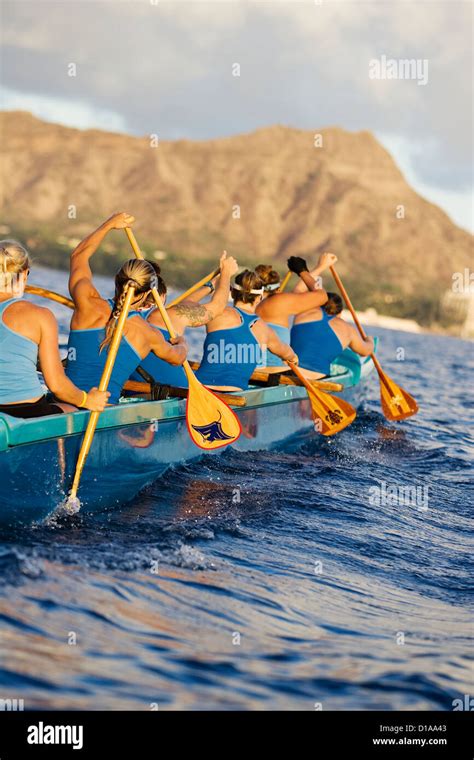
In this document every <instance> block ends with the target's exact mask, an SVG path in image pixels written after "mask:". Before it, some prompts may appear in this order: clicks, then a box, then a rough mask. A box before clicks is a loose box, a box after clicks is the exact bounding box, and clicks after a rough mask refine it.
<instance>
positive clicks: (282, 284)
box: [278, 272, 293, 293]
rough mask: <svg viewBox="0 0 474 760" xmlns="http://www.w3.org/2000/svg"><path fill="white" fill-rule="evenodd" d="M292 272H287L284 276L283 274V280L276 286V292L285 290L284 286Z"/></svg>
mask: <svg viewBox="0 0 474 760" xmlns="http://www.w3.org/2000/svg"><path fill="white" fill-rule="evenodd" d="M292 274H293V272H287V273H286V274H285V276H284V278H283V280H282V282H281V285H280V287H279V288H278V292H279V293H283V291H284V290H285V288H286V286H287V285H288V283H289V281H290V277H291V275H292Z"/></svg>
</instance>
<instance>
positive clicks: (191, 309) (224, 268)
mask: <svg viewBox="0 0 474 760" xmlns="http://www.w3.org/2000/svg"><path fill="white" fill-rule="evenodd" d="M220 269H221V273H220V277H219V281H218V283H217V287H216V290H215V293H214V295H213V297H212V298H211V300H210V301H209V303H206V304H200V303H194V302H192V301H188V300H186V301H182V302H181V303H179V304H177V305H176V306H172V307H171V308H170V309H169V312H168V313H169V315H170V318H171V321H172V322H173V325H174V326H175V328H176V329H177V330H178V332H182V331H183V330H184V328H185V327H201V325H207V323H208V322H210V321H211V320H212V319H215V318H216V317H219V316H220V315H221V314H222V312H223V311H224V309H225V308H226V306H227V303H228V301H229V290H230V279H231V277H232V276H233V275H234V274H235V273H236V272H237V269H238V264H237V261H236V260H235V259H234V257H233V256H227V253H226V251H224V253H223V254H222V256H221V258H220ZM206 290H208V289H207V288H206ZM153 316H154V315H153V314H152V315H151V316H150V322H152V323H153ZM156 316H157V317H158V315H156Z"/></svg>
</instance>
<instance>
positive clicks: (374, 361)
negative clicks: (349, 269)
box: [329, 267, 384, 378]
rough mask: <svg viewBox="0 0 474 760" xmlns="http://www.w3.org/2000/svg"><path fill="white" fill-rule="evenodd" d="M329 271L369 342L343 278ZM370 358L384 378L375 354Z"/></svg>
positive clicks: (355, 321) (353, 317) (363, 335)
mask: <svg viewBox="0 0 474 760" xmlns="http://www.w3.org/2000/svg"><path fill="white" fill-rule="evenodd" d="M329 269H330V270H331V274H332V276H333V277H334V282H335V283H336V285H337V287H338V288H339V291H340V293H341V296H342V297H343V299H344V301H345V304H346V306H347V308H348V309H349V311H350V313H351V314H352V319H353V320H354V323H355V325H356V327H357V329H358V330H359V332H360V334H361V337H362V338H363V339H364V340H367V333H366V332H365V330H364V328H363V327H362V325H361V323H360V322H359V318H358V316H357V314H356V313H355V309H354V307H353V305H352V303H351V299H350V298H349V296H348V293H347V290H346V289H345V287H344V285H343V284H342V280H341V278H340V277H339V275H338V273H337V272H336V270H335V269H334V267H329ZM370 358H371V359H372V361H373V363H374V364H375V369H376V370H377V372H378V373H379V377H380V378H382V377H384V372H383V369H382V367H381V365H380V362H379V360H378V359H377V357H376V356H375V354H374V353H371V354H370Z"/></svg>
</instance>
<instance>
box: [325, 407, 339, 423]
mask: <svg viewBox="0 0 474 760" xmlns="http://www.w3.org/2000/svg"><path fill="white" fill-rule="evenodd" d="M326 420H327V422H330V423H331V425H338V424H339V423H340V422H341V420H342V414H341V412H340V411H339V409H334V410H333V411H331V412H328V413H327V414H326Z"/></svg>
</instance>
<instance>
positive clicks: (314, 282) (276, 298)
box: [255, 253, 337, 372]
mask: <svg viewBox="0 0 474 760" xmlns="http://www.w3.org/2000/svg"><path fill="white" fill-rule="evenodd" d="M336 261H337V257H336V256H334V254H332V253H323V254H322V255H321V256H320V259H319V262H318V265H317V267H316V268H315V269H314V270H313V272H312V273H311V275H309V273H308V269H307V267H306V264H305V262H304V259H301V258H300V257H297V256H291V257H290V258H289V259H288V269H289V270H290V271H291V272H295V273H296V274H298V275H299V276H300V277H302V278H304V281H305V282H306V285H307V286H306V287H305V288H304V291H303V290H296V288H295V290H294V291H293V293H279V292H278V289H279V287H280V285H281V282H280V275H279V274H278V272H277V271H276V270H275V269H273V267H272V266H270V265H267V264H259V265H258V266H257V267H256V268H255V271H256V273H257V274H258V275H259V277H260V279H261V280H262V282H263V287H264V297H263V299H262V301H261V302H260V304H259V306H258V307H257V314H258V316H259V317H261V319H263V320H265V322H267V323H268V324H269V325H270V327H271V328H272V329H273V330H274V331H275V332H276V334H277V335H278V337H279V338H280V340H281V341H283V342H284V343H289V342H290V320H291V318H292V317H294V316H295V315H297V314H301V313H302V312H305V311H307V310H308V309H312V308H317V307H319V306H322V305H323V304H324V303H325V302H326V300H327V293H326V291H325V290H324V289H323V288H322V287H321V284H320V282H319V277H320V275H321V274H322V273H323V272H324V271H325V270H326V269H328V267H330V266H333V265H334V264H335V263H336ZM297 353H298V352H297ZM259 369H262V370H264V371H265V372H281V371H282V370H285V369H288V367H287V366H286V365H285V364H284V362H282V361H281V359H280V358H279V357H277V356H275V355H274V354H273V353H272V352H271V351H267V354H266V366H265V367H264V366H263V365H259Z"/></svg>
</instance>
